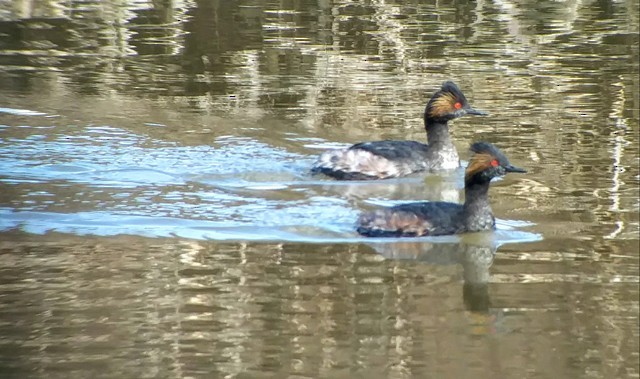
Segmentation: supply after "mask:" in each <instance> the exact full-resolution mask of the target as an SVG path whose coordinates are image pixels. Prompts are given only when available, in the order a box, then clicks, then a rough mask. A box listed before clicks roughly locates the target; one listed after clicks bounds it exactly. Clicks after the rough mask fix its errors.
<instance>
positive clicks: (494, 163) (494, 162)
mask: <svg viewBox="0 0 640 379" xmlns="http://www.w3.org/2000/svg"><path fill="white" fill-rule="evenodd" d="M491 166H493V167H498V166H500V162H498V160H497V159H494V160H492V161H491Z"/></svg>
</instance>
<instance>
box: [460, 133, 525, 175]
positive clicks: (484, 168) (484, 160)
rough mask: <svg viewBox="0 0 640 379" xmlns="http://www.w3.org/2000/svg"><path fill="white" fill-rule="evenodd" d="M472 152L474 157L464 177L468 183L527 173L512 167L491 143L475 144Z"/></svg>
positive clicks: (472, 146)
mask: <svg viewBox="0 0 640 379" xmlns="http://www.w3.org/2000/svg"><path fill="white" fill-rule="evenodd" d="M471 152H472V153H473V155H472V156H471V159H470V160H469V165H468V166H467V169H466V170H465V175H464V177H465V181H466V182H469V181H475V182H489V181H491V179H493V178H495V177H498V176H504V175H505V174H507V173H508V172H521V173H526V172H527V171H525V170H523V169H521V168H518V167H515V166H512V165H511V163H509V160H508V159H507V157H506V156H505V155H504V154H502V152H501V151H500V150H498V148H497V147H495V146H494V145H492V144H490V143H489V142H475V143H474V144H472V145H471Z"/></svg>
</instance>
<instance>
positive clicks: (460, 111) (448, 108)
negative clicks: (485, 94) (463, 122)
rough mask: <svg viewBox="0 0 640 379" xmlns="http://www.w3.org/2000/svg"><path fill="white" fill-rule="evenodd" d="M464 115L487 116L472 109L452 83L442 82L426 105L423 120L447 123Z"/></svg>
mask: <svg viewBox="0 0 640 379" xmlns="http://www.w3.org/2000/svg"><path fill="white" fill-rule="evenodd" d="M466 114H475V115H487V114H488V113H487V112H483V111H479V110H476V109H473V108H472V107H471V105H469V102H468V101H467V98H466V97H464V94H463V93H462V91H460V88H458V86H457V85H456V84H455V83H454V82H450V81H449V82H444V84H442V88H440V90H439V91H438V92H436V93H435V94H434V95H433V96H432V97H431V100H429V103H427V108H426V109H425V111H424V118H425V120H434V121H439V122H447V121H449V120H453V119H454V118H458V117H462V116H464V115H466Z"/></svg>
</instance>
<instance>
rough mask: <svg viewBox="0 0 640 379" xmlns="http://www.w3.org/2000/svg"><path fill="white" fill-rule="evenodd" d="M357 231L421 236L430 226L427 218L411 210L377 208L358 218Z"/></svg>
mask: <svg viewBox="0 0 640 379" xmlns="http://www.w3.org/2000/svg"><path fill="white" fill-rule="evenodd" d="M357 224H358V232H359V233H360V234H363V235H367V236H370V237H393V236H423V235H427V234H429V230H430V229H431V228H432V225H431V223H430V222H429V221H428V220H424V219H421V218H420V217H418V215H417V214H415V213H412V212H403V211H394V210H392V209H378V210H375V211H373V212H369V213H364V214H362V215H361V216H360V218H359V219H358V223H357Z"/></svg>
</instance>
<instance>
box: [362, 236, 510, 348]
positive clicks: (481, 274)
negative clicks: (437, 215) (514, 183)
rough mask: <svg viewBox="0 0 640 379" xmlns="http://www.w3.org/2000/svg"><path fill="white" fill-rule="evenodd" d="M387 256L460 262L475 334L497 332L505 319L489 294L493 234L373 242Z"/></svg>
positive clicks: (495, 245)
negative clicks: (501, 321) (498, 326)
mask: <svg viewBox="0 0 640 379" xmlns="http://www.w3.org/2000/svg"><path fill="white" fill-rule="evenodd" d="M369 246H371V247H372V248H373V249H374V250H375V251H376V252H377V253H378V254H380V255H382V256H383V257H385V258H387V259H394V260H413V261H417V262H421V263H426V264H431V265H453V264H456V265H458V264H459V265H461V266H462V269H463V271H462V272H463V274H462V276H463V284H462V299H463V303H464V307H465V309H466V311H467V317H468V320H469V322H470V326H471V333H472V334H478V335H480V334H482V335H484V334H491V333H496V331H497V324H498V323H499V322H500V320H502V318H503V312H502V310H501V309H500V308H493V307H492V304H491V298H490V295H489V282H490V277H491V274H490V268H491V265H492V264H493V258H494V257H495V254H496V250H497V247H498V244H497V243H496V241H495V240H494V234H493V233H490V232H489V233H487V232H482V233H470V234H465V235H461V236H455V237H445V238H437V241H434V242H431V241H429V242H427V241H424V240H422V241H415V240H411V241H404V240H401V241H398V240H397V239H396V240H395V241H394V242H375V243H370V244H369Z"/></svg>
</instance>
